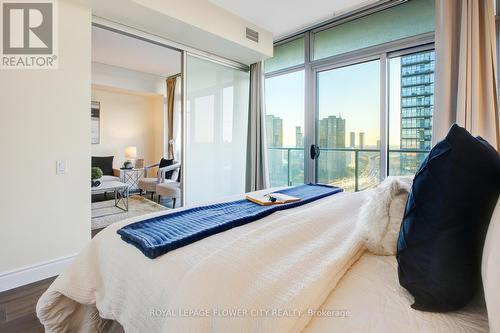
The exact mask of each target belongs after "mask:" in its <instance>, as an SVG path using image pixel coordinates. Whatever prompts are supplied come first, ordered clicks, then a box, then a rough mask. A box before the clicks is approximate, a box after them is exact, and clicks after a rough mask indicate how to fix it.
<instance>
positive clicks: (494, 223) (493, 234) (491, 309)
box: [481, 200, 500, 333]
mask: <svg viewBox="0 0 500 333" xmlns="http://www.w3.org/2000/svg"><path fill="white" fill-rule="evenodd" d="M481 275H482V277H483V288H484V298H485V300H486V307H487V308H488V321H489V325H490V332H492V333H495V332H496V333H499V332H500V200H498V201H497V205H496V207H495V211H494V212H493V216H492V217H491V221H490V226H489V227H488V233H487V234H486V241H485V242H484V248H483V259H482V267H481Z"/></svg>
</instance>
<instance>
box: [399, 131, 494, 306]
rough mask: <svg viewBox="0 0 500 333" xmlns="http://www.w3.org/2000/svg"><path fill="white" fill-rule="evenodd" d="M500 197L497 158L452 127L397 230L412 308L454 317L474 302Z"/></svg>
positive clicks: (423, 170) (420, 174)
mask: <svg viewBox="0 0 500 333" xmlns="http://www.w3.org/2000/svg"><path fill="white" fill-rule="evenodd" d="M499 193H500V157H499V155H498V152H497V151H496V150H495V149H494V148H493V147H491V146H490V145H489V144H488V143H487V142H486V141H485V140H483V139H481V138H480V137H477V138H474V137H473V136H472V135H470V134H469V132H467V131H466V130H465V129H463V128H461V127H459V126H458V125H456V124H455V125H453V126H452V127H451V129H450V131H449V132H448V134H447V136H446V138H445V139H444V140H443V141H441V142H439V143H437V144H436V145H435V146H434V148H432V150H431V151H430V153H429V155H428V156H427V158H426V159H425V160H424V161H423V162H422V165H421V166H420V168H419V170H418V171H417V173H416V175H415V178H414V180H413V187H412V190H411V193H410V195H409V197H408V201H407V203H406V209H405V214H404V218H403V222H402V224H401V230H400V232H399V238H398V244H397V245H398V253H397V259H398V274H399V283H400V284H401V285H402V286H403V287H404V288H406V289H407V290H408V291H409V292H410V293H411V294H412V295H413V296H414V298H415V303H414V304H413V305H412V307H413V308H414V309H417V310H424V311H439V312H446V311H454V310H457V309H459V308H461V307H463V306H464V305H466V304H467V303H468V302H469V301H470V300H471V298H472V297H473V296H474V293H475V291H476V290H477V288H478V286H479V285H480V279H481V252H482V248H483V243H484V238H485V235H486V230H487V227H488V224H489V221H490V218H491V215H492V213H493V209H494V207H495V204H496V202H497V200H498V196H499Z"/></svg>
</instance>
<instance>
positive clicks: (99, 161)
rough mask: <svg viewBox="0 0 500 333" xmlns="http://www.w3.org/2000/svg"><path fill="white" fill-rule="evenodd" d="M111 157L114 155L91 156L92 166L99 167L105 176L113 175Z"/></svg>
mask: <svg viewBox="0 0 500 333" xmlns="http://www.w3.org/2000/svg"><path fill="white" fill-rule="evenodd" d="M113 158H114V156H92V167H97V168H100V169H101V170H102V174H103V175H105V176H113Z"/></svg>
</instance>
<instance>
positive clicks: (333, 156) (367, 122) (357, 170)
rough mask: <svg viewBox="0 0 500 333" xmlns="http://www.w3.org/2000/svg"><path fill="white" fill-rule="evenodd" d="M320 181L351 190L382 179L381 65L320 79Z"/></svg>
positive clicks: (328, 73) (339, 70) (348, 69)
mask: <svg viewBox="0 0 500 333" xmlns="http://www.w3.org/2000/svg"><path fill="white" fill-rule="evenodd" d="M317 82H318V84H317V86H318V91H317V96H318V97H317V100H318V103H317V107H318V117H317V125H316V133H317V134H316V135H317V140H316V142H317V145H318V146H319V147H320V149H321V154H320V156H319V158H318V159H317V163H316V178H317V182H319V183H324V184H332V185H337V186H340V187H342V188H344V190H346V191H355V190H361V189H365V188H369V187H372V186H374V185H376V184H378V182H379V180H380V151H379V149H380V60H373V61H369V62H364V63H358V64H355V65H350V66H345V67H340V68H335V69H331V70H326V71H320V72H318V74H317Z"/></svg>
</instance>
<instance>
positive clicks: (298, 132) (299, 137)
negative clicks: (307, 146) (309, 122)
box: [295, 126, 304, 148]
mask: <svg viewBox="0 0 500 333" xmlns="http://www.w3.org/2000/svg"><path fill="white" fill-rule="evenodd" d="M295 147H296V148H302V147H304V134H302V127H300V126H297V127H295Z"/></svg>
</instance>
